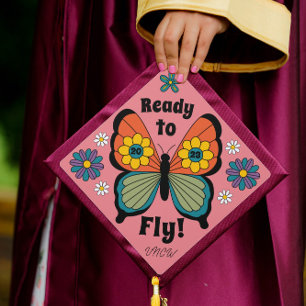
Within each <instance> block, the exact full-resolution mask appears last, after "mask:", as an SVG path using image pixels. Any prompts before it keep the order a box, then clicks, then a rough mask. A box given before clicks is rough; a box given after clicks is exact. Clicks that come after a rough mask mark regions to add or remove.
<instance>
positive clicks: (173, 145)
mask: <svg viewBox="0 0 306 306" xmlns="http://www.w3.org/2000/svg"><path fill="white" fill-rule="evenodd" d="M174 146H175V145H173V146H172V147H171V148H170V149H169V150H168V151H167V154H168V153H169V151H170V150H171V149H172V148H173V147H174Z"/></svg>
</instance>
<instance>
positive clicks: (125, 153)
mask: <svg viewBox="0 0 306 306" xmlns="http://www.w3.org/2000/svg"><path fill="white" fill-rule="evenodd" d="M150 144H151V141H150V139H149V138H147V137H142V135H141V134H139V133H137V134H135V135H134V136H133V137H130V136H125V137H124V138H123V145H122V146H120V147H119V149H118V152H119V154H121V155H122V159H121V161H122V163H123V164H124V165H130V166H131V168H132V169H134V170H137V169H138V168H139V167H140V166H141V165H142V166H146V165H148V164H149V157H150V156H152V155H153V153H154V152H153V149H152V148H151V147H150Z"/></svg>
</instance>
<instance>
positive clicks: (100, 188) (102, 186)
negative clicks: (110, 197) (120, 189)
mask: <svg viewBox="0 0 306 306" xmlns="http://www.w3.org/2000/svg"><path fill="white" fill-rule="evenodd" d="M108 188H109V186H108V185H107V183H106V182H102V181H100V183H99V184H96V188H95V191H96V192H97V194H98V195H100V194H101V195H103V196H104V194H105V193H108V190H107V189H108Z"/></svg>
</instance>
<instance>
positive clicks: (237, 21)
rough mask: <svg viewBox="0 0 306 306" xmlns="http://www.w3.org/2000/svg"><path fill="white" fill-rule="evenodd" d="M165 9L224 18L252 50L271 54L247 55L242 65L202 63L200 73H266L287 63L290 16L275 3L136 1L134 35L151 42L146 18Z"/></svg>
mask: <svg viewBox="0 0 306 306" xmlns="http://www.w3.org/2000/svg"><path fill="white" fill-rule="evenodd" d="M166 10H188V11H197V12H201V13H207V14H213V15H218V16H222V17H225V18H227V19H228V20H229V21H230V22H231V23H232V25H234V26H235V28H236V29H237V31H238V32H239V33H241V35H242V36H243V35H244V36H245V35H247V36H248V37H249V38H248V39H250V38H251V39H253V40H255V42H253V44H254V45H255V48H258V50H261V49H262V50H263V48H266V49H267V48H270V49H271V52H266V51H263V52H262V54H263V56H262V58H257V59H256V61H255V62H252V60H251V55H250V60H249V61H247V62H245V61H244V62H242V63H241V62H231V61H228V62H226V61H223V60H222V59H220V60H218V61H216V62H205V63H204V64H203V65H202V67H201V69H202V70H204V71H220V72H256V71H266V70H272V69H277V68H279V67H281V66H283V65H284V64H285V63H286V62H287V60H288V55H289V50H288V49H289V35H290V23H291V13H290V12H289V11H288V9H287V8H286V7H285V6H284V5H282V4H280V3H278V2H275V1H272V0H139V1H138V12H137V21H136V28H137V31H138V33H139V34H140V35H141V36H142V37H143V38H144V39H146V40H147V41H149V42H150V43H153V32H154V30H155V28H152V26H150V22H149V21H150V17H149V19H148V18H147V16H149V15H150V14H151V15H152V14H154V13H161V14H160V15H158V16H160V19H161V18H162V16H163V15H162V13H163V12H164V11H166ZM151 20H152V18H151ZM156 25H157V24H156ZM242 41H243V39H242ZM256 44H257V45H256ZM266 49H265V50H266ZM246 52H247V50H246ZM259 53H260V51H259ZM269 53H271V54H273V58H272V59H271V58H265V57H266V56H265V54H269Z"/></svg>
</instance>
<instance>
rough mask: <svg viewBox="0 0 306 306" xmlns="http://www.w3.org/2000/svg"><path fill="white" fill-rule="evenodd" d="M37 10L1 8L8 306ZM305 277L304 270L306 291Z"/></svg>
mask: <svg viewBox="0 0 306 306" xmlns="http://www.w3.org/2000/svg"><path fill="white" fill-rule="evenodd" d="M36 10H37V0H16V1H6V2H2V3H1V10H0V37H1V43H0V67H1V75H2V77H1V82H0V306H7V305H8V297H9V286H10V277H11V275H10V274H11V254H12V242H13V229H14V214H15V207H16V198H17V189H18V177H19V173H18V171H19V170H18V169H19V158H20V154H21V139H22V127H23V116H24V109H25V101H26V88H27V83H28V76H29V68H30V60H31V50H32V40H33V34H34V29H35V19H36ZM305 277H306V273H305V271H304V292H306V290H305V289H306V281H305ZM304 299H305V301H306V297H305V298H304ZM305 305H306V302H305Z"/></svg>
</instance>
